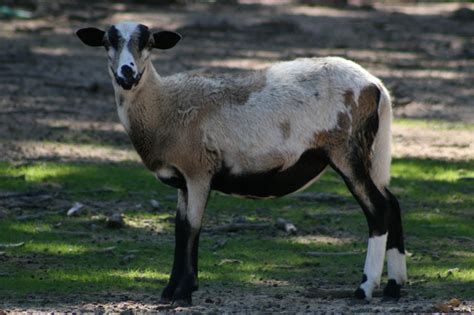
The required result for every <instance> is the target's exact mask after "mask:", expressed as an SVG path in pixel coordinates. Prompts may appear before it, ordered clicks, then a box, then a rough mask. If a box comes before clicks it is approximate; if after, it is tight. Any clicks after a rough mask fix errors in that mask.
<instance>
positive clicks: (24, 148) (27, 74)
mask: <svg viewBox="0 0 474 315" xmlns="http://www.w3.org/2000/svg"><path fill="white" fill-rule="evenodd" d="M250 2H252V1H250ZM283 2H284V1H283ZM52 3H56V4H49V5H48V4H47V3H46V4H45V7H44V8H42V12H43V14H41V15H40V16H39V17H38V18H35V19H32V20H12V21H0V46H1V49H0V160H9V161H24V160H67V161H78V160H91V161H96V160H101V161H123V160H136V161H138V157H137V155H136V154H135V153H134V152H133V151H132V149H131V146H130V143H129V140H128V138H127V136H126V135H125V133H124V132H123V130H122V127H121V126H120V125H119V124H118V118H117V115H116V113H115V106H114V100H113V95H112V89H111V84H110V80H109V78H108V75H107V73H106V60H105V54H104V52H103V50H102V49H96V50H94V49H91V48H87V47H84V46H83V45H82V44H81V43H80V42H79V41H78V40H77V39H76V38H75V36H74V34H73V32H74V30H76V29H78V28H80V27H84V26H99V27H104V28H105V27H106V26H107V25H110V24H112V23H115V22H117V21H122V20H124V19H127V20H136V21H140V22H142V23H144V24H147V25H149V26H150V27H153V28H158V29H163V28H168V29H174V30H178V31H179V32H180V33H181V34H183V35H184V40H183V41H182V42H181V43H180V45H179V46H178V47H176V49H174V50H172V51H168V52H164V53H163V52H162V53H156V54H155V57H154V58H155V59H154V63H155V65H156V67H157V69H158V71H159V72H160V73H162V74H163V75H168V74H171V73H175V72H179V71H187V70H192V69H198V68H201V69H205V70H207V71H209V72H224V71H227V72H238V71H246V70H249V69H260V68H263V67H265V66H267V65H269V64H271V63H273V62H276V61H278V60H288V59H293V58H297V57H310V56H311V57H312V56H327V55H339V56H343V57H347V58H350V59H353V60H355V61H356V62H359V63H360V64H362V65H363V66H364V67H366V68H367V69H369V70H370V71H371V72H372V73H374V74H375V75H377V76H379V77H381V78H382V79H383V80H384V82H385V83H386V84H387V86H388V87H389V88H390V90H391V92H392V94H393V96H394V104H395V108H394V113H395V115H396V116H397V117H408V118H436V119H441V120H446V121H454V122H464V123H468V124H472V123H474V110H473V106H474V90H473V89H472V83H473V82H474V20H470V21H469V20H464V19H460V18H453V12H454V11H455V10H456V9H458V8H459V5H458V4H442V5H434V4H430V5H418V6H409V5H404V6H383V5H376V7H375V10H336V9H331V8H319V7H304V6H288V5H281V6H265V5H263V6H262V5H256V4H249V5H246V6H241V7H238V8H237V7H225V6H212V7H208V6H203V5H194V6H189V7H145V6H140V5H136V6H133V7H132V6H129V5H125V4H114V5H108V4H106V3H105V2H102V1H96V2H94V4H93V5H90V6H88V7H87V8H84V6H79V5H74V4H72V2H71V3H68V2H67V1H58V2H52ZM465 6H470V8H471V9H474V6H473V5H465ZM473 144H474V135H473V132H472V131H467V130H464V131H459V130H431V129H429V128H422V127H413V126H405V125H397V126H395V127H394V154H395V156H399V157H402V156H411V157H431V158H437V159H455V160H466V159H472V158H473V156H474V154H473V153H474V147H473ZM338 289H341V287H338ZM351 289H352V288H351ZM315 292H316V291H315ZM81 298H82V302H78V301H77V300H75V299H71V300H65V301H64V305H63V306H61V305H58V304H55V306H54V307H53V306H48V304H46V305H45V306H44V308H40V309H43V310H52V309H55V310H59V311H61V310H62V311H73V310H77V311H79V310H83V311H93V310H110V311H117V312H119V311H127V310H135V311H159V310H163V311H164V310H166V308H165V307H164V306H159V305H157V304H156V302H157V299H156V297H151V296H135V297H134V296H131V295H128V296H121V295H117V296H114V297H113V298H110V297H103V298H102V297H86V296H85V297H81ZM97 300H100V301H101V302H100V303H96V302H94V301H97ZM43 301H44V299H43ZM104 301H106V302H104ZM195 301H196V306H194V307H192V308H190V309H178V310H176V311H177V312H180V311H193V312H194V311H195V312H219V313H220V312H222V311H226V312H237V311H245V310H248V311H249V310H252V311H265V312H271V311H273V312H285V311H286V312H292V313H293V312H295V311H300V312H309V311H337V312H344V311H349V310H350V311H359V312H379V311H383V312H407V311H410V312H420V311H424V312H428V311H432V310H433V305H434V304H435V303H436V302H439V301H427V300H419V299H418V298H417V297H416V294H413V295H412V296H411V297H410V298H402V300H401V301H400V303H393V302H386V303H381V302H380V299H375V301H374V302H373V303H371V304H360V303H358V304H354V303H355V302H354V301H352V300H351V299H349V298H338V299H333V298H328V296H326V297H321V296H318V293H314V292H313V293H311V290H309V291H308V292H287V291H285V290H284V289H282V290H278V289H275V288H274V287H273V286H262V288H261V290H260V291H259V293H258V294H256V295H252V298H249V296H248V292H246V291H245V290H244V291H241V290H238V289H236V290H235V291H231V292H227V291H222V292H218V293H216V292H214V293H213V294H212V293H209V292H208V290H207V289H206V288H205V287H204V288H203V289H202V290H200V291H199V292H197V294H196V295H195ZM469 303H470V304H471V305H472V303H473V302H472V301H471V302H469V301H468V304H469ZM4 307H5V308H9V309H12V310H23V309H22V308H19V307H18V305H16V306H12V305H10V307H11V308H10V307H9V306H8V304H4ZM463 307H464V308H463ZM35 309H36V310H38V309H39V308H35ZM459 310H463V311H465V312H469V311H470V309H468V306H466V305H464V306H461V309H459Z"/></svg>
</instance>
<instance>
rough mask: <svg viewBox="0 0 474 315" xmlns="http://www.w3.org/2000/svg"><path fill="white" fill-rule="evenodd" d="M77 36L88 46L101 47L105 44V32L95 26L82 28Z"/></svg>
mask: <svg viewBox="0 0 474 315" xmlns="http://www.w3.org/2000/svg"><path fill="white" fill-rule="evenodd" d="M76 35H77V37H79V39H80V40H81V41H82V42H83V43H84V44H86V45H87V46H92V47H99V46H103V45H104V35H105V32H104V31H102V30H99V29H98V28H95V27H86V28H81V29H80V30H78V31H77V32H76Z"/></svg>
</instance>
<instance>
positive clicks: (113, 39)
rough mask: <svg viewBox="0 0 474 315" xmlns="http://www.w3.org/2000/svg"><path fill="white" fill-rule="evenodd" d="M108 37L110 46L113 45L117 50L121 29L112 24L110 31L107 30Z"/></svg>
mask: <svg viewBox="0 0 474 315" xmlns="http://www.w3.org/2000/svg"><path fill="white" fill-rule="evenodd" d="M107 37H108V39H109V43H110V46H112V47H113V48H114V49H115V50H118V48H119V40H120V35H119V31H118V30H117V28H116V27H115V26H113V25H112V26H111V27H110V28H109V31H108V32H107Z"/></svg>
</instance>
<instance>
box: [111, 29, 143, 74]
mask: <svg viewBox="0 0 474 315" xmlns="http://www.w3.org/2000/svg"><path fill="white" fill-rule="evenodd" d="M138 25H139V24H138V23H135V22H123V23H119V24H116V25H115V28H116V29H117V31H118V32H119V34H120V36H121V37H122V38H123V39H124V46H123V48H122V51H121V53H120V56H119V62H118V65H117V69H116V70H115V72H116V73H117V74H118V75H120V76H122V77H124V76H123V75H122V66H124V65H127V66H129V67H131V68H132V70H133V72H134V74H137V72H138V70H137V65H136V62H135V59H134V58H133V55H132V54H131V52H130V50H129V49H128V42H129V41H130V40H131V38H132V35H133V33H134V32H136V30H137V27H138Z"/></svg>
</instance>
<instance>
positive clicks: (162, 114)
mask: <svg viewBox="0 0 474 315" xmlns="http://www.w3.org/2000/svg"><path fill="white" fill-rule="evenodd" d="M114 87H115V98H116V103H117V110H118V113H119V117H120V120H121V122H122V124H123V125H124V127H125V129H126V131H127V133H128V135H129V137H130V139H131V141H132V143H133V146H134V147H135V149H136V151H137V152H138V154H139V155H140V157H141V159H142V160H143V162H144V164H145V165H146V166H147V167H148V168H149V169H150V170H156V169H157V168H158V167H159V166H160V164H161V163H162V160H163V159H162V155H163V152H162V151H163V150H161V152H159V151H158V150H157V149H156V148H164V147H165V146H164V144H165V143H164V142H165V141H167V138H168V137H167V134H168V132H167V129H168V128H167V127H166V125H167V124H166V120H167V116H168V115H167V106H164V103H165V97H164V95H165V91H164V85H163V84H162V79H161V77H160V76H159V75H158V73H157V72H156V70H155V68H154V67H153V65H152V64H151V62H148V64H147V65H146V70H145V71H144V73H143V76H142V78H141V80H140V84H139V85H138V86H137V87H136V88H135V89H132V90H130V91H127V90H123V89H121V88H118V87H116V86H115V85H114Z"/></svg>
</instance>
